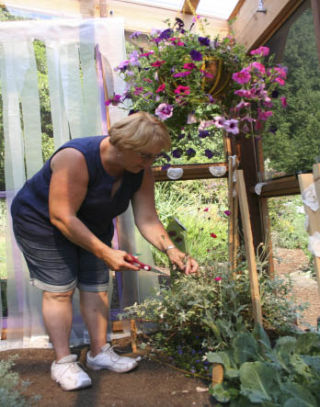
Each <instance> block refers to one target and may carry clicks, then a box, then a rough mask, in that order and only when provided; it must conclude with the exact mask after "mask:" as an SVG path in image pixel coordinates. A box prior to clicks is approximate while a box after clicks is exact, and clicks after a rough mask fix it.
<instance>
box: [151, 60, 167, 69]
mask: <svg viewBox="0 0 320 407" xmlns="http://www.w3.org/2000/svg"><path fill="white" fill-rule="evenodd" d="M165 63H166V61H159V60H158V61H156V62H152V64H151V66H154V67H156V68H158V67H160V66H161V65H163V64H165Z"/></svg>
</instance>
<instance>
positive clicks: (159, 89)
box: [156, 83, 166, 93]
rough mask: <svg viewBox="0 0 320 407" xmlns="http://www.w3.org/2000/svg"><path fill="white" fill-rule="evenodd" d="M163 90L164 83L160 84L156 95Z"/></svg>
mask: <svg viewBox="0 0 320 407" xmlns="http://www.w3.org/2000/svg"><path fill="white" fill-rule="evenodd" d="M165 88H166V84H165V83H162V84H161V85H160V86H159V87H158V89H157V90H156V93H159V92H163V91H164V90H165Z"/></svg>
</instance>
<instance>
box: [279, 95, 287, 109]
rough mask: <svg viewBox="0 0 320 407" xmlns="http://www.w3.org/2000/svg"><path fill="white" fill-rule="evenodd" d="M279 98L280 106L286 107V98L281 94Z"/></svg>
mask: <svg viewBox="0 0 320 407" xmlns="http://www.w3.org/2000/svg"><path fill="white" fill-rule="evenodd" d="M280 100H281V106H282V107H287V106H288V102H287V98H286V97H285V96H281V98H280Z"/></svg>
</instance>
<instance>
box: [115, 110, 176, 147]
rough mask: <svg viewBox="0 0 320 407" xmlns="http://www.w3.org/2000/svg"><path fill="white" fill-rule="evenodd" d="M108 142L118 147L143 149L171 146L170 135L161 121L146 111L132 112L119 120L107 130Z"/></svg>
mask: <svg viewBox="0 0 320 407" xmlns="http://www.w3.org/2000/svg"><path fill="white" fill-rule="evenodd" d="M109 135H110V143H111V144H112V145H113V146H115V147H117V148H120V149H128V150H133V151H141V149H143V150H144V151H145V150H147V149H148V147H153V146H154V145H159V147H160V148H161V149H163V150H169V149H170V147H171V140H170V135H169V132H168V130H167V127H166V126H165V125H164V123H163V122H161V121H160V120H158V119H157V118H156V117H154V116H152V115H151V114H149V113H146V112H138V113H134V114H132V115H130V116H127V117H126V118H124V119H122V120H119V121H118V122H116V123H115V124H114V125H113V126H111V128H110V130H109Z"/></svg>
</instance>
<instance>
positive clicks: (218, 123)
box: [214, 116, 226, 129]
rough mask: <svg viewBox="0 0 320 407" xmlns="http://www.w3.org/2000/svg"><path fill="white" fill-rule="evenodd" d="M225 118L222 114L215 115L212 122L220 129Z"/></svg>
mask: <svg viewBox="0 0 320 407" xmlns="http://www.w3.org/2000/svg"><path fill="white" fill-rule="evenodd" d="M225 121H226V119H225V118H224V117H223V116H215V117H214V124H215V126H216V127H218V129H222V128H223V126H224V122H225Z"/></svg>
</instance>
